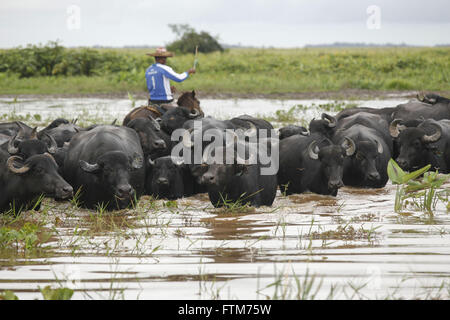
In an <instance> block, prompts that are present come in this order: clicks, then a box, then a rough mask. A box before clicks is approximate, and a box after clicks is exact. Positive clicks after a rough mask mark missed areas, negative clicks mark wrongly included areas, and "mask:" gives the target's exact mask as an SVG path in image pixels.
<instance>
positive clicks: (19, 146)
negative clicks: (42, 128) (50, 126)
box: [0, 133, 57, 159]
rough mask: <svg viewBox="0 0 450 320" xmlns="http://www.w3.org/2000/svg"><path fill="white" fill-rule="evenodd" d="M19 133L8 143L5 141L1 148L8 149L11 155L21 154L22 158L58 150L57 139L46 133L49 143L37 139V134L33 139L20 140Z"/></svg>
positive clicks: (52, 152)
mask: <svg viewBox="0 0 450 320" xmlns="http://www.w3.org/2000/svg"><path fill="white" fill-rule="evenodd" d="M19 134H20V133H17V134H16V135H15V136H14V137H12V138H10V139H9V141H8V143H3V144H2V145H1V146H0V149H2V150H3V151H7V152H8V153H9V154H10V155H17V156H20V157H22V159H27V158H29V157H31V156H33V155H36V154H43V153H46V152H48V153H50V154H52V155H53V154H54V153H55V152H56V151H57V145H56V141H55V140H54V139H53V138H52V137H51V136H48V135H47V134H45V137H46V138H47V142H48V143H47V142H44V141H42V140H39V139H37V138H36V137H35V135H33V136H32V138H31V139H25V140H19V139H18V138H17V136H18V135H19Z"/></svg>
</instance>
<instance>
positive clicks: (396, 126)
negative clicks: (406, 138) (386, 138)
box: [389, 119, 406, 138]
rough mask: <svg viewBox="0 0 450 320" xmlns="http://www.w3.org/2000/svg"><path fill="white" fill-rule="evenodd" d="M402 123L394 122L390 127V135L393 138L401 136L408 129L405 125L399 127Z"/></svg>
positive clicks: (397, 120)
mask: <svg viewBox="0 0 450 320" xmlns="http://www.w3.org/2000/svg"><path fill="white" fill-rule="evenodd" d="M401 121H402V120H401V119H394V120H392V122H391V124H390V125H389V133H390V134H391V137H393V138H397V137H398V135H399V134H400V131H402V130H404V129H406V127H405V126H404V125H399V123H400V122H401Z"/></svg>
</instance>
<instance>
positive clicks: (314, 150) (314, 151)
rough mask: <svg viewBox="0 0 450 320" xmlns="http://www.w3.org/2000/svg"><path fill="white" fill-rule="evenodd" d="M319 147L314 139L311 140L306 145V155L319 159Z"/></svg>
mask: <svg viewBox="0 0 450 320" xmlns="http://www.w3.org/2000/svg"><path fill="white" fill-rule="evenodd" d="M318 149H319V148H318V147H317V144H316V140H314V141H312V142H311V143H310V144H309V146H308V155H309V157H310V158H311V159H313V160H317V159H319V150H318Z"/></svg>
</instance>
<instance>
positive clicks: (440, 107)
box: [392, 95, 450, 120]
mask: <svg viewBox="0 0 450 320" xmlns="http://www.w3.org/2000/svg"><path fill="white" fill-rule="evenodd" d="M429 99H431V100H432V102H433V104H429V103H425V102H422V101H419V100H417V99H413V100H410V101H408V102H407V103H404V104H400V105H398V106H397V107H396V109H395V111H394V112H393V114H392V120H394V119H402V120H413V119H418V118H420V117H423V118H424V119H434V120H442V119H450V100H449V99H447V98H443V97H440V96H437V95H436V96H433V98H429ZM424 101H427V102H428V101H430V100H424Z"/></svg>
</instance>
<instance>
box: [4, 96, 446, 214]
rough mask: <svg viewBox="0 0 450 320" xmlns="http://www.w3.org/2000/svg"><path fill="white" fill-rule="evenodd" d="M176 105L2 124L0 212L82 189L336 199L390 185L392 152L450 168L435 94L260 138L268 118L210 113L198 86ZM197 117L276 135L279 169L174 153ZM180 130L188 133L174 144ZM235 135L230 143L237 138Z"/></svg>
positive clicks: (409, 166) (109, 203) (441, 101)
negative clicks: (83, 123) (342, 193)
mask: <svg viewBox="0 0 450 320" xmlns="http://www.w3.org/2000/svg"><path fill="white" fill-rule="evenodd" d="M177 105H178V106H167V105H161V106H159V105H154V106H152V105H150V106H143V107H139V108H135V109H133V110H132V111H131V112H130V113H129V114H128V115H127V116H126V117H125V119H124V121H123V124H122V125H116V124H115V123H113V124H110V125H103V124H98V125H92V126H89V127H87V128H82V127H80V126H78V125H77V124H76V121H75V120H74V121H68V120H66V119H56V120H54V121H53V122H52V123H51V124H50V125H48V126H47V127H46V128H43V129H41V130H37V128H31V127H29V126H27V125H26V124H25V123H23V122H20V121H15V122H8V123H0V213H2V212H8V211H9V212H11V211H14V212H17V211H19V210H24V209H30V208H36V205H35V203H36V199H37V198H39V197H40V196H41V195H42V194H44V195H46V196H48V197H53V198H55V199H57V200H63V199H70V198H72V197H73V196H74V194H75V193H77V194H78V196H79V198H78V199H79V203H80V204H81V205H82V206H84V207H86V208H92V209H95V208H97V207H98V206H99V205H101V206H102V207H104V208H106V209H107V210H115V209H122V208H126V207H129V206H132V205H134V204H135V203H136V201H137V200H138V199H139V197H140V196H141V195H144V194H149V195H153V196H154V197H157V198H165V199H177V198H181V197H184V196H191V195H194V194H197V193H204V192H207V193H208V195H209V199H210V200H211V203H212V204H213V205H214V206H222V205H224V204H226V203H227V202H228V201H231V202H236V201H242V202H243V203H249V204H251V205H253V206H261V205H267V206H270V205H272V203H273V201H274V199H275V195H276V192H277V189H278V188H280V191H281V192H283V193H285V194H292V193H302V192H305V191H311V192H315V193H319V194H325V195H334V196H335V195H336V194H337V192H338V189H339V188H340V187H342V186H344V185H347V186H356V187H365V188H380V187H383V186H384V185H385V184H386V183H387V181H388V176H387V170H386V168H387V163H388V161H389V159H391V158H393V159H395V160H396V162H397V163H398V164H399V165H400V166H401V167H402V168H403V169H405V170H408V171H410V170H414V169H416V168H421V167H423V166H425V165H427V164H431V166H432V170H438V171H439V172H442V173H448V172H450V120H449V119H450V99H447V98H444V97H441V96H439V95H436V94H427V95H425V96H424V97H423V98H422V99H413V100H411V101H409V102H407V103H405V104H400V105H398V106H396V107H392V108H380V109H377V108H351V109H345V110H343V111H341V112H339V113H338V114H337V115H335V116H332V115H328V114H325V113H324V114H322V116H321V119H313V120H312V121H311V122H310V124H309V127H308V128H305V127H302V126H296V125H289V126H287V127H283V128H281V129H279V131H278V136H276V137H274V136H271V137H260V136H259V133H258V132H260V130H261V129H265V130H269V131H270V130H273V126H272V125H271V124H270V123H269V122H268V121H266V120H263V119H258V118H255V117H251V116H248V115H242V116H239V117H236V118H232V119H230V120H218V119H215V118H212V117H205V115H204V113H203V111H202V110H201V108H200V102H199V101H198V99H197V98H196V97H195V92H194V91H192V92H187V93H184V94H183V95H181V96H180V98H179V99H178V101H177ZM195 121H197V122H198V121H200V122H201V125H202V126H201V128H202V129H201V130H202V131H203V132H204V131H205V130H207V129H216V130H219V131H220V130H222V131H226V130H238V129H240V130H243V131H244V132H245V134H246V136H249V137H250V136H256V139H257V140H258V139H259V141H258V143H260V142H261V141H263V139H265V140H264V141H263V142H270V143H262V145H265V146H273V145H274V144H273V141H276V144H277V150H278V155H279V157H277V158H278V159H277V161H278V172H276V173H270V174H262V173H261V172H262V171H261V169H262V168H263V167H265V166H267V164H263V163H260V162H259V161H256V163H254V162H252V163H250V162H248V161H246V160H243V159H238V157H239V155H238V154H236V155H233V157H234V158H233V159H232V160H233V161H224V162H214V161H208V157H209V156H210V154H211V150H209V149H211V148H210V147H209V146H210V143H211V142H209V141H203V142H202V150H204V151H203V154H202V155H203V157H202V161H201V163H195V162H192V163H186V161H184V160H185V158H183V157H178V158H177V157H172V156H171V152H172V149H173V148H174V146H175V144H177V143H180V142H182V143H183V145H184V146H185V147H187V148H189V147H192V145H193V143H192V141H193V140H194V136H195V134H196V132H195V130H194V127H195V125H194V123H195ZM180 128H183V129H185V130H186V132H187V133H188V134H187V135H184V136H183V137H181V139H180V141H172V139H171V137H172V134H173V133H174V131H175V130H177V129H180ZM271 132H273V131H271ZM227 141H228V140H227ZM232 141H234V142H233V143H234V146H233V147H236V145H237V144H238V143H240V142H239V141H236V139H235V140H232ZM252 148H253V147H252V144H251V143H247V144H246V146H245V147H244V150H246V151H245V152H246V155H247V156H249V157H250V156H252V155H254V154H256V155H258V152H259V150H256V151H255V152H253V151H252ZM269 151H270V150H269ZM272 151H274V150H273V148H272ZM214 152H216V153H217V152H218V151H217V150H215V151H214ZM269 153H270V152H269ZM224 154H225V152H224ZM238 160H239V161H238ZM241 160H242V161H241ZM247 160H248V159H247Z"/></svg>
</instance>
